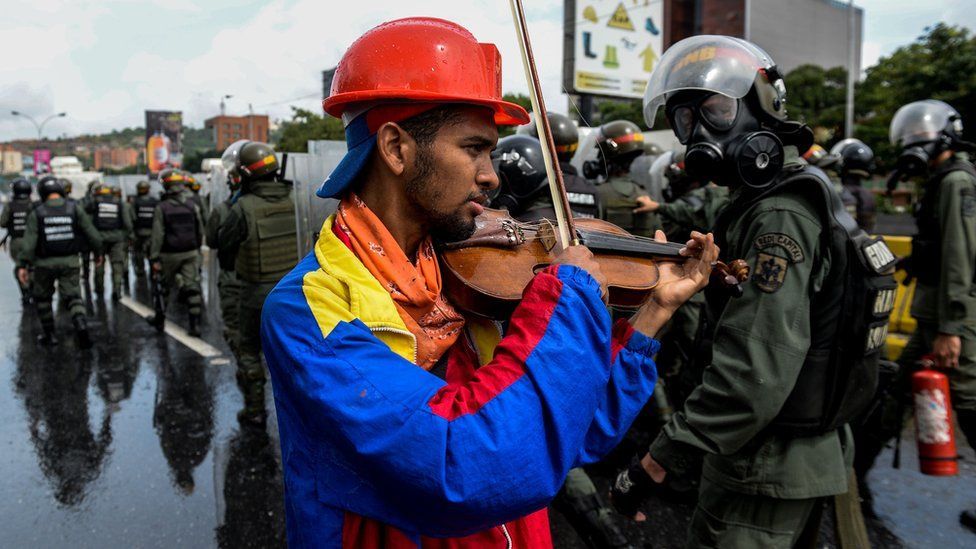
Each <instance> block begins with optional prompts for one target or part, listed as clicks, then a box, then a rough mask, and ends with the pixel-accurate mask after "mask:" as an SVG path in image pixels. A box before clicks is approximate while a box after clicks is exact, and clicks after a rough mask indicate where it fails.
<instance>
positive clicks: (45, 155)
mask: <svg viewBox="0 0 976 549" xmlns="http://www.w3.org/2000/svg"><path fill="white" fill-rule="evenodd" d="M46 173H51V151H50V150H49V149H34V175H42V174H46Z"/></svg>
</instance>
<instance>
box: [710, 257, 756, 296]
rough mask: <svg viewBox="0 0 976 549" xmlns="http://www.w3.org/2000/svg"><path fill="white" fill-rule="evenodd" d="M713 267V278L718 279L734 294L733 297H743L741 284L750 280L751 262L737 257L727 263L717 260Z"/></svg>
mask: <svg viewBox="0 0 976 549" xmlns="http://www.w3.org/2000/svg"><path fill="white" fill-rule="evenodd" d="M712 267H713V268H712V278H713V279H717V280H718V282H719V284H721V286H722V287H723V288H725V289H726V290H728V291H729V292H730V293H731V294H732V297H741V296H742V293H743V290H742V285H741V284H742V283H743V282H745V281H746V280H749V271H750V269H749V264H748V263H746V262H745V261H743V260H741V259H735V260H733V261H731V262H729V263H727V264H726V263H723V262H721V261H716V262H715V264H714V265H712Z"/></svg>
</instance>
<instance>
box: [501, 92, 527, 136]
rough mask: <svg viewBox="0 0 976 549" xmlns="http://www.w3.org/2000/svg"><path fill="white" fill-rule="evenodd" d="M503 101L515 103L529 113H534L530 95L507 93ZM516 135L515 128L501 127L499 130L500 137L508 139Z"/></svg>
mask: <svg viewBox="0 0 976 549" xmlns="http://www.w3.org/2000/svg"><path fill="white" fill-rule="evenodd" d="M502 99H504V100H505V101H508V102H509V103H515V104H516V105H518V106H520V107H522V108H523V109H525V110H526V111H528V112H530V113H531V112H532V99H531V98H530V97H529V96H528V95H523V94H521V93H506V94H505V95H502ZM513 133H515V126H501V127H499V128H498V137H506V136H509V135H512V134H513Z"/></svg>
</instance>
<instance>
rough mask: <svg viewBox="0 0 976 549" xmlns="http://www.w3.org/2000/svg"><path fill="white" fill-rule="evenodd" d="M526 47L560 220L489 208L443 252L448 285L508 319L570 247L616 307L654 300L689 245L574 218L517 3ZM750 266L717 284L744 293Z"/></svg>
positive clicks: (736, 264)
mask: <svg viewBox="0 0 976 549" xmlns="http://www.w3.org/2000/svg"><path fill="white" fill-rule="evenodd" d="M510 4H511V8H512V18H513V20H514V22H515V30H516V35H517V38H518V42H519V49H520V51H521V53H522V62H523V65H524V67H525V74H526V80H527V82H528V84H529V92H530V93H529V98H530V99H531V101H532V112H533V116H534V117H535V122H536V128H537V129H538V132H539V141H540V142H541V143H542V153H543V154H542V157H543V160H544V161H545V165H546V174H547V176H548V180H549V189H550V191H551V192H552V198H553V209H554V210H555V212H556V220H555V222H553V221H550V220H546V219H543V220H541V221H538V222H531V223H526V222H520V221H516V220H515V219H513V218H512V217H511V216H509V215H508V213H507V212H505V211H502V210H490V209H486V210H485V212H484V213H482V214H481V215H479V216H478V217H477V218H476V219H475V232H474V234H473V235H472V236H471V237H470V238H468V239H467V240H463V241H460V242H454V243H450V244H447V245H445V246H442V247H441V249H440V251H439V257H440V262H441V267H442V268H441V276H442V279H443V285H444V286H443V287H444V290H445V291H446V293H447V295H448V296H449V299H450V301H451V303H453V304H454V305H455V306H457V307H458V308H460V309H462V310H464V311H466V312H468V313H473V314H476V315H480V316H485V317H488V318H492V319H506V318H508V317H509V316H510V315H511V313H512V311H514V309H515V307H516V306H517V305H518V303H519V302H520V301H521V299H522V292H523V291H524V290H525V287H526V286H527V285H528V284H529V282H530V281H531V280H532V278H533V277H534V276H535V275H536V273H538V272H539V271H541V270H542V269H545V268H546V267H547V266H548V265H549V264H551V263H552V261H553V260H554V259H555V257H556V255H557V253H558V251H559V250H561V249H562V248H565V247H567V246H577V245H585V246H587V247H588V248H589V249H590V250H591V251H592V252H593V254H594V256H595V257H596V259H597V261H598V263H599V264H600V269H601V270H602V271H603V274H604V275H605V276H606V277H607V281H608V284H607V286H608V291H609V305H610V306H611V307H614V308H618V309H636V308H637V307H639V306H640V305H641V304H643V303H644V302H645V301H647V299H648V298H649V297H650V295H651V292H652V291H653V290H654V288H655V287H656V286H657V284H658V281H659V280H660V277H661V276H660V270H659V265H658V263H659V262H662V261H664V262H684V261H685V260H686V259H687V258H686V257H685V256H683V255H681V253H680V250H681V249H682V248H683V247H684V244H676V243H673V242H658V241H656V240H654V239H652V238H647V237H640V236H635V235H632V234H630V233H628V232H627V231H625V230H624V229H621V228H620V227H618V226H616V225H614V224H612V223H609V222H606V221H601V220H599V219H584V218H579V219H574V218H573V217H572V211H571V209H570V206H569V200H568V198H567V195H566V186H565V184H564V183H563V174H562V171H561V170H560V169H559V164H558V163H556V162H554V160H553V159H555V158H556V146H555V142H554V141H553V138H552V128H550V127H549V117H548V116H546V106H545V101H544V99H543V97H542V86H541V84H540V83H539V75H538V71H537V70H536V64H535V58H534V56H533V54H532V44H531V41H530V39H529V33H528V25H527V24H526V20H525V9H524V7H523V6H522V0H510ZM748 277H749V266H748V265H747V264H746V263H745V262H744V261H742V260H741V259H737V260H735V261H733V262H731V263H730V264H728V265H726V264H724V263H722V262H716V264H715V265H713V269H712V277H711V279H710V283H711V282H714V281H717V282H718V283H719V284H721V285H723V286H724V287H725V288H727V289H729V291H731V292H732V294H733V296H736V295H741V294H742V288H741V286H739V283H740V282H745V280H746V279H747V278H748Z"/></svg>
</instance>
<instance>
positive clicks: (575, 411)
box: [261, 218, 659, 548]
mask: <svg viewBox="0 0 976 549" xmlns="http://www.w3.org/2000/svg"><path fill="white" fill-rule="evenodd" d="M332 221H333V219H332V218H329V219H328V220H326V222H325V224H324V226H323V229H322V231H321V233H320V237H319V240H318V242H317V243H316V246H315V249H314V251H313V252H312V253H310V254H309V255H308V256H306V257H305V259H304V260H302V261H301V262H300V263H299V264H298V265H297V266H296V267H295V269H294V270H292V271H291V273H290V274H288V275H287V276H286V277H285V278H283V279H282V280H281V282H280V283H279V284H278V285H277V286H276V287H275V289H274V291H272V293H271V294H270V295H269V297H268V298H267V301H266V302H265V305H264V310H263V314H262V325H261V334H262V340H263V345H264V352H265V355H266V357H267V362H268V367H269V369H270V372H271V381H272V384H273V388H274V397H275V406H276V408H277V414H278V429H279V433H280V438H281V452H282V465H283V470H284V480H285V508H286V514H287V529H288V541H289V545H290V546H292V547H329V548H340V547H384V548H401V547H421V546H422V547H437V548H455V547H546V546H551V540H550V538H549V523H548V517H547V515H546V510H545V507H546V505H547V504H548V503H549V502H550V500H551V499H552V498H553V497H554V496H555V494H556V492H558V491H559V488H560V486H561V485H562V483H563V481H564V480H565V478H566V474H567V472H568V471H569V469H571V468H572V467H576V466H580V465H584V464H587V463H591V462H593V461H596V460H598V459H600V458H601V457H602V456H603V455H604V454H606V453H607V452H608V451H610V450H611V449H612V448H613V447H614V446H615V445H616V444H617V443H618V442H619V440H620V438H621V437H622V436H623V434H624V432H625V431H626V430H627V428H628V427H629V426H630V424H631V422H632V421H633V419H634V418H635V417H636V415H637V413H638V412H639V411H640V409H641V407H642V406H643V405H644V403H645V402H646V401H647V399H648V398H649V397H650V395H651V393H652V391H653V388H654V383H655V381H656V377H657V373H656V368H655V365H654V362H653V361H652V359H651V357H652V356H653V354H654V353H655V352H656V351H657V349H658V347H659V345H658V342H657V341H656V340H653V339H651V338H648V337H646V336H644V335H643V334H640V333H638V332H635V331H634V330H633V329H632V328H631V327H630V325H629V324H628V323H627V322H625V321H619V322H617V323H616V324H612V322H611V318H610V315H609V313H608V312H607V309H606V307H605V306H604V304H603V302H602V301H601V299H600V290H599V286H598V284H597V283H596V281H595V280H594V279H593V278H591V277H590V276H589V275H588V274H587V273H586V272H585V271H583V270H581V269H578V268H575V267H571V266H559V267H558V268H556V267H550V268H547V269H546V270H545V271H543V272H541V273H539V274H538V275H537V276H536V277H535V279H534V280H533V281H532V283H531V284H530V285H529V286H528V288H526V290H525V293H524V298H523V301H522V303H521V305H519V307H518V308H517V309H516V311H515V313H514V314H513V316H512V318H511V320H510V322H509V323H508V326H507V330H506V332H505V334H504V336H502V334H501V333H500V332H499V330H498V328H497V325H496V324H494V323H491V322H486V321H481V320H478V319H473V318H472V319H469V320H468V322H467V323H466V327H465V331H466V333H465V335H464V336H463V337H461V338H459V339H458V343H457V344H455V345H454V347H452V348H451V350H450V351H449V354H448V358H447V360H448V362H447V371H446V376H445V379H441V378H439V377H437V376H435V375H434V374H432V373H430V372H427V371H425V370H423V369H421V368H419V367H417V366H416V365H415V364H414V363H413V362H412V361H413V359H414V355H415V341H414V337H413V335H412V334H411V333H410V332H409V331H408V330H407V329H406V327H405V325H404V323H403V321H402V320H401V319H400V316H399V314H398V313H397V310H396V308H395V306H394V304H393V300H392V299H391V298H390V296H389V294H388V293H387V292H386V290H384V289H383V288H382V287H381V286H380V284H379V283H378V282H377V281H376V279H375V278H373V276H372V275H371V274H370V273H369V271H367V270H366V268H365V267H364V266H363V265H362V264H361V263H360V261H359V260H358V258H357V257H356V256H355V254H353V252H351V251H350V250H349V249H348V248H347V247H346V246H345V245H344V244H343V243H342V242H341V241H340V240H339V239H338V238H337V237H336V235H335V234H334V233H333V231H332Z"/></svg>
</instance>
